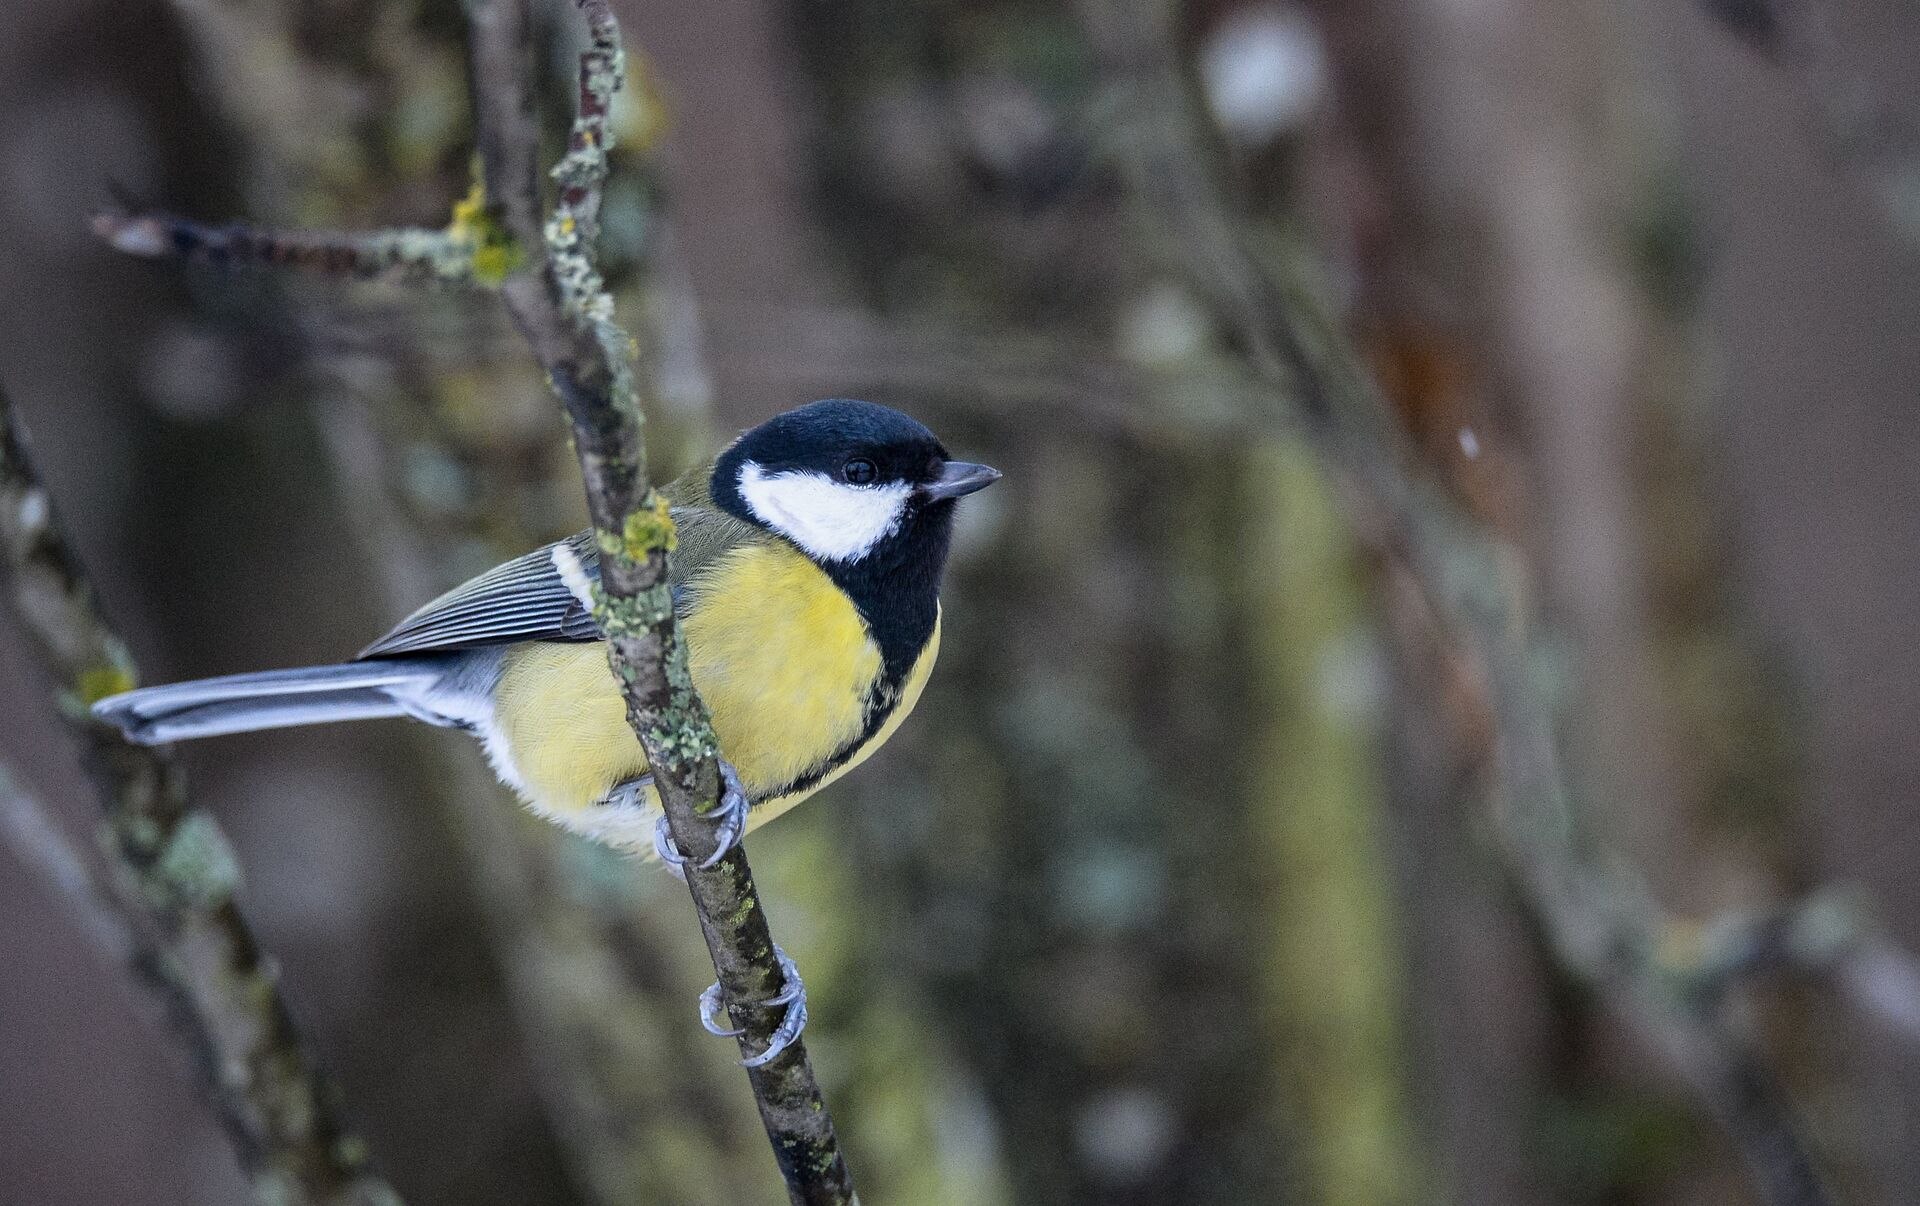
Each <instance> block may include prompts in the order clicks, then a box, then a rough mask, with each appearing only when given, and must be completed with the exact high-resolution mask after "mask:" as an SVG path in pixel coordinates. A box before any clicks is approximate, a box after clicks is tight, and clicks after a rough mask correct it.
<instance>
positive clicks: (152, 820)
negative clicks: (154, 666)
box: [0, 392, 399, 1206]
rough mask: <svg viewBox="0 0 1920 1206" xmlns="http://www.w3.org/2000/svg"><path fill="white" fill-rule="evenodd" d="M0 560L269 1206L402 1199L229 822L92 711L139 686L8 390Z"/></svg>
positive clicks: (200, 1056) (171, 994)
mask: <svg viewBox="0 0 1920 1206" xmlns="http://www.w3.org/2000/svg"><path fill="white" fill-rule="evenodd" d="M0 558H3V559H4V564H5V566H6V568H7V571H8V574H7V577H8V581H9V585H10V587H11V590H10V594H11V597H12V601H13V604H14V606H15V608H16V609H17V610H18V612H19V615H20V618H21V621H22V627H23V628H24V630H25V632H26V634H27V636H28V638H29V640H30V642H31V643H32V645H33V647H34V648H35V650H36V652H37V653H38V655H39V657H40V660H41V662H42V663H43V664H44V665H45V667H46V669H47V672H48V675H49V677H50V678H51V679H52V680H53V682H54V683H55V684H56V689H57V691H58V698H57V703H58V706H59V712H60V715H61V716H62V718H63V719H64V720H65V721H66V722H67V725H68V727H69V728H70V729H71V730H72V731H73V732H74V734H75V736H76V737H77V738H78V739H79V741H80V743H81V745H82V747H83V749H84V750H85V752H86V763H87V768H88V771H89V772H90V774H91V775H92V777H93V781H94V784H95V786H96V788H97V790H98V792H99V795H100V801H101V805H102V807H103V809H104V810H105V812H106V818H107V832H108V840H107V842H106V843H105V845H106V852H107V855H108V858H109V860H110V861H111V863H112V865H113V870H114V872H115V874H114V877H113V880H112V881H111V886H112V888H113V890H114V892H115V893H116V896H117V898H118V899H119V901H120V903H121V908H122V911H123V912H124V913H125V914H126V915H128V916H130V917H137V918H138V919H139V920H140V923H141V924H140V937H141V944H140V945H141V948H142V949H144V950H146V951H149V952H150V953H151V954H150V957H148V958H144V959H141V960H140V961H139V964H140V966H139V970H140V971H141V972H142V973H143V974H142V979H143V981H144V982H146V983H147V984H149V985H150V986H152V988H153V989H154V990H155V992H156V993H157V994H158V995H159V996H160V998H161V1000H162V1003H163V1004H164V1006H165V1007H166V1010H167V1012H168V1014H169V1015H170V1016H171V1017H172V1019H173V1021H174V1023H175V1025H176V1027H177V1029H178V1031H179V1033H180V1036H181V1040H182V1042H183V1044H184V1045H185V1046H186V1048H187V1049H188V1051H189V1052H190V1053H191V1054H192V1056H193V1059H194V1063H195V1066H196V1067H197V1069H198V1071H199V1074H200V1079H201V1085H202V1088H203V1089H204V1090H205V1092H206V1094H207V1096H208V1098H209V1099H210V1100H211V1102H212V1104H213V1107H214V1111H215V1113H216V1114H217V1115H218V1117H219V1119H220V1122H221V1125H222V1126H223V1127H224V1128H225V1130H226V1132H227V1137H228V1140H229V1141H230V1142H231V1143H232V1144H233V1147H234V1150H235V1151H236V1152H237V1153H238V1155H239V1157H240V1163H241V1166H242V1167H243V1168H244V1169H245V1170H246V1172H247V1175H248V1176H249V1177H250V1178H251V1179H252V1181H253V1186H254V1191H255V1193H256V1195H257V1196H258V1197H259V1198H260V1200H262V1201H270V1202H277V1203H278V1202H284V1203H324V1204H328V1206H333V1204H342V1206H345V1204H354V1206H374V1204H381V1206H385V1204H390V1203H395V1202H397V1201H398V1200H399V1199H398V1198H397V1196H396V1195H395V1194H394V1192H393V1191H392V1190H391V1189H390V1188H388V1187H387V1185H386V1184H385V1183H384V1182H383V1181H381V1180H380V1179H379V1177H378V1176H376V1175H375V1174H374V1173H373V1172H372V1171H371V1168H370V1162H369V1159H368V1154H367V1149H366V1145H365V1144H364V1143H363V1142H362V1141H361V1140H360V1139H359V1138H358V1137H357V1136H355V1135H353V1134H352V1133H351V1132H350V1131H348V1129H347V1127H346V1125H345V1123H344V1122H343V1121H342V1119H341V1117H340V1113H339V1108H338V1101H337V1093H336V1091H335V1089H334V1087H333V1085H332V1084H331V1082H329V1081H328V1080H327V1079H326V1077H325V1076H324V1075H323V1074H322V1073H321V1072H320V1070H319V1068H318V1067H317V1066H316V1065H315V1063H314V1061H313V1060H312V1058H311V1057H310V1056H309V1054H308V1050H307V1046H306V1043H305V1041H304V1040H303V1038H302V1036H301V1034H300V1032H299V1029H298V1028H297V1027H296V1026H295V1025H294V1021H293V1015H292V1012H291V1010H289V1008H288V1006H287V1002H286V999H285V998H284V997H283V996H282V995H281V993H280V989H279V985H278V977H277V974H276V972H275V970H274V967H273V964H272V962H271V961H270V960H269V959H268V958H267V957H266V956H265V954H264V953H263V952H262V951H261V950H260V947H259V944H258V943H257V942H256V941H255V940H254V937H253V931H252V929H251V928H250V927H249V926H248V924H247V922H246V919H245V918H244V917H243V916H242V915H241V913H240V908H239V905H238V904H237V903H236V902H235V899H234V896H235V893H236V892H237V891H238V889H239V885H240V872H239V866H238V864H237V862H236V861H235V858H234V855H233V851H232V849H231V847H229V846H228V844H227V839H226V836H225V835H224V834H223V833H222V832H221V830H220V827H219V825H218V824H217V823H216V822H215V821H214V820H213V818H212V817H210V816H208V815H207V814H206V813H204V812H200V811H198V810H196V809H195V808H193V806H192V805H191V804H190V803H189V802H188V800H187V797H186V791H185V785H184V781H183V779H182V776H181V775H180V773H179V770H178V768H177V767H176V766H175V765H174V764H173V761H172V759H171V758H170V757H168V755H167V754H166V752H165V751H163V750H158V749H147V748H143V747H140V746H134V745H129V744H128V743H127V742H125V741H123V740H121V738H120V736H119V734H118V733H116V732H115V731H114V730H112V729H111V728H110V727H108V726H105V725H102V724H98V723H95V722H94V721H93V720H92V719H91V718H90V717H89V715H88V713H87V707H88V705H89V704H91V703H92V702H93V701H94V700H96V699H100V698H102V697H104V696H106V695H110V694H113V693H114V692H116V691H120V690H125V689H126V688H129V687H131V686H133V684H134V671H133V663H132V660H131V659H130V658H129V657H128V655H127V652H126V648H125V646H124V645H123V644H122V643H121V641H120V638H119V637H118V635H116V634H115V632H114V631H113V629H112V628H111V627H109V626H108V624H107V623H106V621H105V619H104V618H103V617H102V616H101V614H100V610H99V606H98V604H97V602H96V600H95V596H94V592H93V588H92V586H91V585H90V584H89V583H88V581H87V579H86V577H85V576H84V575H83V574H82V572H81V570H80V565H79V562H78V560H77V559H76V558H75V557H74V555H73V553H72V551H71V549H70V547H69V546H68V544H67V543H66V540H65V538H64V536H63V535H62V533H61V531H60V529H59V526H58V523H57V519H56V516H55V515H54V512H53V507H52V504H51V500H50V498H49V496H48V494H47V492H46V490H45V489H44V488H43V487H42V485H41V484H40V480H39V477H38V475H37V473H36V472H35V469H34V466H33V461H32V459H31V455H30V451H29V447H28V444H27V442H26V437H25V434H24V433H23V432H22V431H21V430H20V428H19V425H18V423H17V421H16V420H15V417H14V414H13V411H12V409H11V407H10V405H9V403H8V401H7V398H6V396H5V394H4V392H0Z"/></svg>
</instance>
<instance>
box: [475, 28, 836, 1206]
mask: <svg viewBox="0 0 1920 1206" xmlns="http://www.w3.org/2000/svg"><path fill="white" fill-rule="evenodd" d="M577 2H578V5H579V8H580V10H581V12H582V13H583V14H584V15H585V16H586V19H587V26H588V34H589V40H588V44H587V47H586V49H585V50H584V51H583V52H582V53H581V56H580V80H579V98H578V105H579V109H578V114H577V116H576V118H575V120H574V123H573V130H572V134H571V136H570V137H569V139H568V145H567V152H566V155H565V156H564V157H563V158H562V159H561V161H560V163H559V165H558V166H557V167H555V168H554V170H553V173H552V175H553V177H554V179H555V181H556V182H557V184H558V188H559V192H558V198H557V201H556V204H555V207H554V213H553V215H552V217H551V218H549V220H548V221H547V224H546V253H547V254H546V259H545V263H544V264H542V265H540V266H539V268H538V269H537V270H536V271H532V272H528V273H522V274H517V275H515V276H513V277H511V278H509V279H508V280H507V281H506V283H505V285H504V287H503V292H504V295H505V297H506V301H507V306H508V309H509V311H510V312H511V313H512V315H513V317H514V320H515V322H516V323H517V324H518V325H519V327H520V329H521V331H522V332H523V333H524V334H525V336H526V338H527V341H528V343H529V344H530V345H531V346H532V348H533V352H534V356H535V358H536V359H537V360H538V361H539V362H540V365H541V367H543V368H544V369H545V370H546V371H547V376H548V379H549V381H550V382H551V383H552V385H553V388H554V392H555V393H556V394H558V395H559V397H560V400H561V402H562V403H563V404H564V406H565V408H566V412H567V415H568V417H569V419H570V420H571V422H572V426H573V434H574V442H575V446H576V450H577V451H578V453H579V457H580V470H581V475H582V477H583V478H584V479H585V483H586V490H587V509H588V513H589V514H590V515H591V517H592V520H593V525H594V530H595V533H596V535H597V537H598V543H599V549H600V574H601V589H600V591H599V592H598V593H597V595H596V599H595V604H596V606H595V612H596V616H597V618H598V619H599V622H600V626H601V628H602V630H603V631H605V632H606V634H607V637H608V644H609V647H610V649H609V652H610V658H611V664H612V667H613V672H614V675H615V677H616V678H617V679H618V680H619V682H620V684H621V689H622V691H623V692H624V694H625V695H626V699H627V715H628V719H629V721H630V722H631V723H632V725H633V728H634V732H635V733H636V734H637V735H638V736H639V739H640V742H641V744H642V746H644V747H645V749H646V753H647V762H648V765H649V767H650V768H651V770H652V774H653V778H654V782H655V785H656V786H657V788H658V790H659V793H660V799H661V803H662V805H663V806H664V808H665V810H666V816H667V824H668V828H669V830H670V831H671V833H672V835H673V840H674V842H675V843H676V844H677V845H678V846H679V848H680V849H681V851H683V852H684V853H686V854H687V855H688V856H689V857H690V859H691V860H692V861H691V862H690V863H689V864H688V866H687V869H686V870H687V886H688V889H689V891H690V893H691V894H692V896H693V901H694V907H695V910H696V912H697V913H698V914H699V918H700V928H701V931H702V933H703V934H704V935H705V937H706V940H707V949H708V952H709V953H710V954H711V955H712V957H713V965H714V970H715V971H716V973H717V974H718V976H719V980H720V984H721V986H722V988H723V989H724V990H725V993H726V998H727V1000H728V1002H729V1003H730V1009H731V1011H732V1014H733V1020H734V1024H735V1025H736V1026H738V1027H740V1028H742V1030H743V1031H744V1033H743V1034H742V1035H741V1038H740V1048H741V1051H742V1052H743V1053H744V1054H747V1055H754V1054H758V1053H759V1052H761V1051H763V1050H765V1049H766V1046H767V1042H768V1039H769V1037H770V1035H771V1034H772V1031H773V1027H774V1025H775V1024H776V1022H777V1016H776V1014H777V1011H772V1010H766V1009H761V1008H756V1007H755V1006H754V1004H753V1003H754V1002H757V1001H764V1000H767V999H769V998H771V997H773V996H775V995H777V994H778V992H779V991H780V988H781V985H782V983H783V978H782V974H781V972H780V968H779V965H778V963H777V962H776V960H775V956H774V948H773V938H772V934H771V932H770V931H769V929H768V925H767V918H766V912H765V910H764V909H763V908H762V907H761V904H760V897H759V893H758V891H757V890H756V889H755V887H754V883H753V877H752V873H751V871H750V870H749V868H748V865H747V858H746V853H745V851H744V850H743V849H741V848H739V847H736V848H735V849H733V850H732V851H731V852H729V853H728V854H727V856H726V857H725V858H723V859H722V860H720V862H719V863H718V864H717V865H715V866H714V867H713V868H712V869H710V870H706V869H702V868H701V867H700V866H699V863H700V862H702V861H703V860H704V859H705V858H707V857H708V856H709V855H711V854H712V853H713V852H714V850H715V848H716V842H715V836H714V831H713V826H712V825H710V824H708V823H707V822H706V820H705V819H704V814H706V813H708V812H710V811H711V810H712V809H713V808H714V807H715V806H716V805H717V804H718V802H719V797H720V777H719V764H718V760H717V759H718V748H717V746H716V744H715V741H714V736H713V729H712V725H711V723H710V722H709V719H708V716H707V712H706V708H705V706H704V705H703V704H702V703H701V702H700V699H699V697H698V696H697V695H696V694H695V693H694V690H693V682H692V679H691V677H690V676H689V673H688V670H687V658H686V649H685V647H684V645H683V644H682V642H681V639H680V634H679V631H678V628H677V626H676V623H675V618H674V611H673V600H672V596H671V592H670V589H669V586H668V581H667V558H668V555H669V553H670V552H671V551H672V549H673V544H674V529H673V521H672V518H671V517H670V515H669V513H668V508H667V504H666V501H665V500H664V499H663V498H662V497H661V496H660V495H659V494H658V493H657V492H656V491H654V490H653V489H652V488H651V487H650V486H649V485H648V482H647V472H646V446H645V443H644V440H643V437H642V432H641V410H640V404H639V395H638V387H637V385H636V378H635V374H634V366H633V363H632V355H633V352H632V350H631V349H632V347H633V340H632V339H631V337H630V336H628V335H627V333H626V332H624V331H623V330H621V329H620V327H619V326H618V325H616V324H615V323H614V321H613V317H612V311H613V302H612V298H610V297H609V296H608V295H607V294H606V292H605V290H604V288H603V286H602V282H601V279H600V273H599V270H598V267H597V264H596V260H595V251H594V244H595V240H596V239H597V237H598V235H599V210H600V194H601V186H602V184H603V183H604V181H605V179H606V174H607V152H608V149H609V147H610V146H611V143H612V137H613V134H612V129H611V125H610V123H609V121H608V117H609V114H610V112H611V107H612V103H613V97H614V94H615V93H616V92H617V91H618V89H619V88H620V86H621V82H622V71H623V64H622V57H621V49H620V37H619V27H618V25H617V24H616V22H615V20H614V17H613V13H612V11H611V9H610V8H609V7H608V6H607V4H606V3H605V2H604V0H577ZM470 7H472V8H473V9H474V11H475V12H476V14H477V15H478V16H479V17H480V18H481V19H482V23H481V25H480V27H479V28H477V29H476V37H482V38H494V37H500V36H504V35H502V34H500V32H499V31H500V30H512V29H516V28H520V27H521V24H522V22H523V20H524V18H518V19H516V18H514V17H513V16H511V14H513V13H514V12H516V11H517V10H518V9H519V8H520V7H521V0H490V2H487V3H477V4H474V5H472V6H470ZM488 45H489V46H490V47H491V46H492V45H493V44H492V43H491V42H489V43H488ZM492 53H495V52H493V51H490V54H492ZM494 61H498V60H494ZM512 62H513V64H514V66H515V68H516V69H517V70H516V74H514V75H512V76H511V77H510V78H508V79H500V80H499V81H498V84H499V86H502V87H507V88H515V87H516V86H515V85H514V84H512V82H511V79H513V78H524V76H523V75H519V74H517V72H523V71H524V63H525V51H524V49H522V50H521V51H520V52H519V53H518V54H516V55H514V56H513V58H512ZM521 89H523V86H520V88H519V89H516V91H514V92H513V93H511V95H519V94H520V90H521ZM516 111H517V110H516V106H514V105H489V106H487V107H486V108H484V109H483V110H482V111H481V112H480V113H479V114H478V117H479V118H480V119H482V120H483V121H489V122H497V121H498V120H500V119H501V117H502V116H503V113H504V114H506V115H508V116H509V117H510V116H511V114H513V113H514V112H516ZM531 129H532V127H531V125H530V123H526V122H519V121H512V122H511V128H503V127H501V126H499V125H491V126H488V127H486V128H483V131H482V133H481V134H480V136H479V139H478V141H479V143H480V146H481V148H482V151H483V155H484V156H485V157H486V159H487V160H488V161H489V162H488V166H487V167H486V168H485V169H484V172H485V175H486V178H487V179H489V180H494V181H498V182H500V186H501V187H505V188H508V189H509V190H513V191H511V192H510V194H509V196H508V197H506V198H502V199H501V200H500V202H499V204H500V205H501V207H502V210H503V211H504V212H507V213H513V212H516V211H517V210H519V209H521V208H523V207H524V201H523V199H522V198H521V194H520V192H519V190H521V189H522V188H523V185H522V183H521V180H522V177H523V175H524V172H523V165H524V164H525V162H526V161H527V159H528V157H529V154H530V153H537V152H530V151H529V148H528V146H527V139H528V138H529V137H530V131H531ZM515 220H516V221H521V220H524V219H522V218H516V219H515ZM748 1078H749V1080H750V1082H751V1084H752V1086H753V1092H754V1097H755V1099H756V1101H757V1103H758V1105H759V1108H760V1116H761V1120H762V1122H763V1123H764V1124H765V1126H766V1130H767V1137H768V1139H769V1140H770V1141H771V1143H772V1145H773V1150H774V1155H775V1158H776V1159H777V1160H778V1162H779V1165H780V1170H781V1173H782V1175H783V1176H784V1177H785V1178H786V1182H787V1192H788V1195H789V1196H790V1197H791V1198H792V1200H793V1201H795V1202H806V1203H830V1202H831V1203H838V1202H851V1201H853V1200H854V1194H853V1185H852V1180H851V1178H850V1176H849V1174H848V1172H847V1167H846V1162H845V1160H844V1159H843V1158H842V1157H841V1155H840V1150H839V1143H838V1139H837V1138H836V1136H835V1134H834V1130H833V1123H832V1119H831V1118H830V1116H829V1115H828V1113H827V1109H826V1103H825V1102H824V1100H823V1099H822V1098H821V1094H820V1088H819V1085H818V1084H817V1082H816V1081H815V1079H814V1075H813V1068H812V1065H811V1063H810V1062H809V1061H808V1059H807V1054H806V1049H805V1046H804V1044H803V1043H800V1042H795V1043H794V1044H793V1045H791V1046H790V1047H788V1048H787V1049H786V1051H785V1052H783V1053H782V1054H781V1055H780V1056H779V1057H778V1058H776V1059H774V1060H773V1061H772V1062H771V1063H769V1064H767V1065H765V1066H764V1067H759V1068H754V1069H751V1070H750V1071H749V1073H748Z"/></svg>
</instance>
